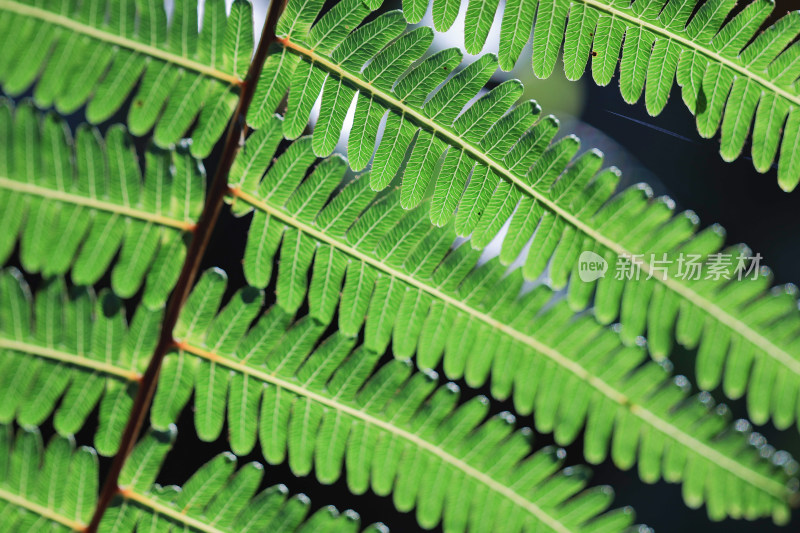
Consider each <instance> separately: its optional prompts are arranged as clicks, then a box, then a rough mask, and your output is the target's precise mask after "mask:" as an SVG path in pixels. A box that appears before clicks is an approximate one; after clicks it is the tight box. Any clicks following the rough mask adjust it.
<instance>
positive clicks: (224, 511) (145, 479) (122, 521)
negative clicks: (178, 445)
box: [98, 426, 389, 533]
mask: <svg viewBox="0 0 800 533" xmlns="http://www.w3.org/2000/svg"><path fill="white" fill-rule="evenodd" d="M174 436H175V430H174V426H173V427H171V428H169V429H168V430H167V431H164V432H159V431H153V430H150V431H149V432H148V433H147V435H146V436H145V437H144V438H143V439H142V440H141V441H139V443H138V444H137V445H136V447H135V448H134V450H133V453H132V454H131V456H130V457H129V458H128V459H127V460H126V462H125V466H124V467H123V470H122V473H121V475H120V492H119V495H118V496H117V497H116V498H115V499H114V501H113V502H112V504H111V506H110V507H109V508H108V510H107V511H106V512H105V514H104V515H103V518H102V521H101V522H100V526H99V528H98V531H101V532H110V533H132V532H134V531H142V532H144V531H173V530H180V531H200V532H205V533H223V532H231V533H232V532H236V533H247V532H250V531H253V532H261V531H282V532H287V533H289V532H297V533H312V532H315V531H337V532H338V531H341V532H342V533H357V532H358V531H364V532H365V533H388V531H389V530H388V528H387V527H386V526H384V525H383V524H372V525H370V526H368V527H366V528H364V529H363V530H362V529H361V528H360V523H361V518H360V517H359V515H358V513H356V512H354V511H351V510H347V511H345V512H343V513H341V514H340V513H339V511H337V509H336V508H335V507H333V506H330V505H329V506H327V507H323V508H321V509H319V510H318V511H316V512H314V513H312V514H311V515H309V512H310V507H311V502H310V501H309V499H308V497H307V496H306V495H304V494H297V495H294V496H291V497H289V491H288V489H287V488H286V487H285V486H284V485H273V486H271V487H268V488H266V489H265V490H263V491H261V492H258V494H256V491H257V490H258V487H259V485H260V484H261V482H262V478H263V477H264V467H263V466H262V465H261V464H259V463H257V462H250V463H247V464H246V465H244V466H242V467H241V468H239V469H238V470H237V469H236V457H235V456H234V455H233V454H231V453H221V454H219V455H217V456H216V457H215V458H213V459H211V460H210V461H209V462H208V463H206V464H205V465H203V466H201V467H200V468H199V469H198V470H197V471H196V472H195V473H194V474H193V475H192V477H190V478H189V480H188V481H187V482H186V483H185V484H184V485H183V486H182V487H178V486H174V485H171V486H167V487H162V486H160V485H158V484H157V483H155V480H156V476H157V475H158V473H159V471H160V470H161V467H162V465H163V462H164V459H165V458H166V456H167V453H168V452H169V451H170V449H171V448H172V442H173V441H174Z"/></svg>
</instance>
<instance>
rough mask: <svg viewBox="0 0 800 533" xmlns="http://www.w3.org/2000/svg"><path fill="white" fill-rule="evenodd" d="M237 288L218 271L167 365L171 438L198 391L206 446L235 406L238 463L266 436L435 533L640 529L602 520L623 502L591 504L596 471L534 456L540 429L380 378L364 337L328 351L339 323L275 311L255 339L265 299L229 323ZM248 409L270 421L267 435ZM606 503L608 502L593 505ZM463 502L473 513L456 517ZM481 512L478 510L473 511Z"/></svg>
mask: <svg viewBox="0 0 800 533" xmlns="http://www.w3.org/2000/svg"><path fill="white" fill-rule="evenodd" d="M387 279H389V281H390V282H391V283H396V284H397V287H400V286H401V282H400V281H398V280H392V279H391V278H387ZM378 285H380V283H378ZM224 289H225V276H224V274H223V273H221V272H220V271H216V270H212V271H208V272H207V273H206V274H205V275H204V276H203V278H202V279H201V280H200V282H199V284H198V285H197V288H196V289H195V290H194V291H193V292H192V295H191V296H190V298H189V302H188V303H187V307H186V308H185V312H184V313H182V314H181V318H180V321H179V324H178V326H177V329H176V338H177V350H176V351H173V352H172V353H170V354H168V356H167V361H166V362H165V364H167V362H168V361H174V363H173V364H172V365H170V368H174V369H178V370H173V371H171V375H176V377H175V379H172V378H170V379H166V380H161V381H160V382H159V388H158V390H157V392H156V397H155V399H154V404H153V418H152V422H153V424H154V427H164V428H166V427H168V426H169V424H170V423H172V422H173V421H174V419H175V418H176V417H177V416H178V414H179V413H180V410H181V409H182V408H183V406H184V405H185V404H186V402H187V401H188V400H189V396H190V394H191V392H192V390H194V392H195V425H196V427H197V430H198V435H200V436H201V438H203V439H204V440H214V439H216V438H217V437H218V436H219V434H220V431H221V428H222V422H223V421H224V417H226V413H225V412H223V411H222V408H223V407H224V406H226V405H227V408H226V409H227V423H228V427H229V428H230V438H231V446H232V448H233V449H234V451H236V453H237V454H240V455H242V454H247V453H250V451H251V449H252V447H253V446H254V445H255V442H256V434H257V435H258V440H260V443H261V448H262V451H263V454H264V457H265V458H266V459H267V461H269V462H270V463H281V462H284V461H287V460H288V463H289V466H290V468H291V469H292V471H293V472H294V473H295V474H296V475H299V476H305V475H308V474H309V473H310V472H311V470H312V468H313V469H314V470H315V471H316V472H317V475H318V477H319V479H320V480H321V481H322V482H324V483H332V482H333V481H335V480H337V479H338V478H339V477H340V476H341V474H342V469H343V467H344V469H345V470H346V471H347V482H348V486H349V488H350V490H351V491H353V492H354V493H356V494H361V493H363V492H365V491H366V490H367V489H368V488H370V487H371V488H372V489H373V490H374V491H375V492H376V493H377V494H381V495H388V494H389V493H390V492H392V493H393V496H394V502H395V505H396V506H397V507H398V508H399V509H400V510H402V511H409V510H411V509H412V508H414V507H416V508H417V518H418V520H419V522H420V524H421V525H422V526H423V527H426V528H428V527H433V526H435V525H436V524H438V523H439V522H440V521H442V520H443V521H444V522H443V523H444V527H445V528H447V529H448V530H454V531H463V530H464V529H465V528H467V527H469V528H470V530H472V529H475V530H478V531H481V530H484V529H485V528H486V527H489V526H488V525H489V524H493V525H498V524H499V525H503V527H507V528H508V529H509V530H517V529H518V528H519V527H520V526H522V525H524V524H541V526H543V527H546V528H547V529H548V530H553V531H575V530H581V531H583V530H586V531H594V530H595V528H599V529H597V530H604V529H603V528H604V527H608V528H609V529H613V530H618V529H619V530H621V529H623V528H624V526H626V525H628V524H630V521H631V520H632V516H631V514H630V511H629V510H622V511H614V512H611V513H607V514H604V515H602V516H600V517H597V515H598V514H600V513H602V512H603V511H604V510H605V509H606V508H607V507H608V506H609V504H610V503H611V492H610V490H609V489H607V488H600V489H592V490H589V491H587V492H581V491H582V490H583V488H584V486H585V484H586V477H587V476H586V473H587V472H586V471H585V470H584V469H582V468H578V467H572V468H570V469H567V470H564V471H562V472H560V473H557V470H558V466H559V464H560V462H561V460H562V459H563V455H562V453H561V452H558V451H556V450H555V449H550V448H548V449H545V450H542V451H539V452H536V453H534V454H532V455H531V453H532V449H531V444H530V433H529V430H525V429H523V430H520V431H516V432H514V431H513V430H514V417H513V416H512V415H511V414H509V413H503V414H501V415H498V416H495V417H492V418H489V419H487V418H486V417H487V409H488V401H487V400H486V399H485V398H477V399H475V400H471V401H469V402H467V403H465V404H463V405H462V406H460V407H457V397H458V388H457V387H456V386H455V385H454V384H448V385H446V386H442V387H439V388H438V389H437V388H436V384H437V378H436V373H435V372H432V371H427V372H418V373H414V374H413V375H412V371H411V366H410V364H409V363H408V362H407V361H392V362H390V363H389V364H387V365H384V366H382V367H380V368H377V369H376V363H377V360H378V354H377V353H375V352H373V351H371V350H369V349H368V348H366V347H359V348H355V349H354V346H355V339H354V338H348V337H347V336H345V335H343V334H342V333H341V332H337V333H336V334H334V335H332V336H330V337H328V338H326V339H324V340H322V341H321V338H322V335H323V333H324V331H325V329H326V328H325V325H323V324H320V323H319V322H317V321H316V320H314V319H313V318H312V317H310V316H307V317H305V318H302V319H300V320H299V321H297V322H296V323H294V324H293V325H292V326H291V327H288V322H289V318H290V316H291V315H290V314H288V313H286V312H285V311H284V310H282V309H280V308H278V307H275V308H272V309H270V310H269V311H267V313H265V314H264V315H262V316H261V317H259V318H258V319H257V321H256V322H255V324H253V325H252V328H251V329H249V331H248V330H247V328H248V326H250V324H251V323H252V322H253V320H254V318H255V316H256V313H257V312H258V311H259V307H260V300H258V304H259V305H253V300H251V299H250V298H248V297H247V296H246V295H247V294H250V293H251V292H252V289H249V288H248V289H243V290H242V291H239V292H238V293H237V294H236V295H234V297H233V299H232V300H231V301H230V302H229V303H228V305H227V306H226V307H225V308H224V309H223V310H222V311H221V312H219V314H216V316H215V315H214V313H216V310H217V308H218V306H219V305H220V302H221V297H222V294H223V292H224ZM390 290H391V289H390ZM370 292H372V289H371V288H370ZM373 316H374V315H373ZM383 318H386V317H385V316H384V317H383ZM287 327H288V329H286V328H287ZM223 328H224V330H225V331H226V332H227V331H236V332H239V333H238V335H236V336H235V337H231V338H229V339H230V342H226V343H220V340H219V339H218V334H217V333H215V332H217V331H219V330H220V329H223ZM378 329H379V330H380V326H378ZM320 341H321V343H320ZM189 359H193V360H195V362H194V363H193V364H190V363H188V360H189ZM165 368H167V367H165ZM204 369H206V370H204ZM208 369H212V371H213V372H214V375H215V376H219V378H218V379H219V383H220V384H219V386H218V387H216V388H214V390H213V391H212V390H211V388H210V387H211V385H209V383H211V382H213V381H214V379H216V378H214V379H212V378H211V377H210V373H209V372H210V371H209V370H208ZM178 374H183V375H184V376H185V377H184V376H178ZM178 382H179V383H182V384H183V385H182V387H183V388H184V390H182V391H181V393H180V394H176V392H175V391H176V383H178ZM178 396H180V398H178ZM206 397H207V398H208V399H207V400H206V399H204V398H206ZM242 409H245V410H246V412H247V413H258V412H260V417H259V418H260V421H259V423H258V426H256V424H255V418H254V416H249V417H248V416H243V412H242ZM210 420H214V421H215V422H214V423H209V421H210ZM498 457H502V458H503V459H502V460H501V461H500V462H499V463H498V461H497V458H498ZM445 489H447V490H445ZM579 493H580V494H579ZM601 494H602V496H601V497H600V495H601ZM570 496H572V499H571V500H570V501H569V502H568V503H567V502H565V500H566V499H567V498H568V497H570ZM597 497H600V498H601V501H602V503H599V502H597V505H595V504H592V505H590V504H589V502H590V501H595V502H596V500H597ZM461 499H463V504H464V505H456V502H457V501H461ZM467 508H468V509H471V510H474V511H472V512H470V513H464V512H463V509H467ZM579 508H580V509H583V511H581V512H577V511H576V512H574V513H573V512H572V510H573V509H575V510H577V509H579ZM501 511H502V512H501ZM620 513H622V514H620Z"/></svg>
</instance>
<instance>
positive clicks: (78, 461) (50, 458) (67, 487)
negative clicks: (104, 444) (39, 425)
mask: <svg viewBox="0 0 800 533" xmlns="http://www.w3.org/2000/svg"><path fill="white" fill-rule="evenodd" d="M42 448H43V446H42V437H41V435H40V434H39V431H38V430H36V429H35V428H34V429H30V430H21V431H18V432H17V435H16V438H14V435H13V433H12V431H11V428H10V427H9V426H7V425H1V426H0V512H2V516H3V527H4V528H6V529H7V530H8V531H44V530H48V531H73V530H76V529H81V528H82V527H83V525H84V524H86V523H87V522H88V521H89V518H91V516H92V512H93V511H94V506H95V504H96V502H97V483H98V480H97V477H98V474H97V454H96V453H95V451H94V450H93V449H91V448H88V447H86V446H82V447H80V448H79V449H77V450H76V449H75V442H74V441H73V440H72V439H66V438H63V437H55V438H53V439H52V440H51V441H50V442H49V443H48V445H47V448H46V449H42Z"/></svg>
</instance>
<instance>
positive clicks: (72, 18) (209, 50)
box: [0, 0, 253, 157]
mask: <svg viewBox="0 0 800 533" xmlns="http://www.w3.org/2000/svg"><path fill="white" fill-rule="evenodd" d="M251 11H252V6H251V5H250V2H247V1H245V0H236V1H235V2H234V3H233V5H232V7H231V14H230V17H226V15H225V4H224V2H209V4H208V7H207V8H206V9H205V10H204V17H203V21H202V23H203V25H202V29H201V30H200V31H199V33H198V30H197V27H198V21H197V2H195V1H194V0H178V1H177V2H175V8H174V13H173V15H172V20H171V23H170V24H169V27H168V26H167V15H166V12H165V10H164V4H163V3H162V2H146V1H144V0H137V1H136V2H134V1H123V0H91V1H87V2H81V3H80V6H78V5H77V3H76V2H71V1H65V0H35V1H34V2H23V1H19V0H0V13H2V16H0V35H3V50H4V52H5V53H4V54H3V58H2V59H0V82H2V84H3V90H4V91H5V92H6V93H7V94H12V95H16V94H21V93H23V92H24V91H26V90H27V89H28V87H30V85H31V84H33V83H34V81H35V80H37V78H38V83H37V84H36V87H35V90H34V100H35V102H36V104H37V105H38V106H40V107H43V108H46V107H50V106H55V107H56V109H58V111H59V112H61V113H62V114H69V113H72V112H74V111H75V110H77V109H78V108H80V107H81V106H82V105H84V104H86V103H87V102H88V104H87V109H86V116H87V118H88V119H89V121H90V122H93V123H98V122H102V121H104V120H106V119H108V118H109V117H111V116H112V115H113V114H114V113H115V112H116V111H117V110H118V109H119V108H120V107H121V106H122V104H123V103H124V102H125V100H126V99H127V97H128V95H130V94H131V92H132V91H133V90H134V87H135V86H136V85H137V82H139V81H140V80H141V83H139V88H138V89H137V91H136V94H135V95H134V97H133V103H132V105H131V106H130V110H129V112H128V125H129V128H130V131H131V132H132V133H134V134H135V135H143V134H144V133H146V132H148V131H149V130H150V129H151V128H153V127H155V130H154V134H153V139H154V141H155V143H156V144H157V145H158V146H161V147H167V146H170V145H172V144H175V143H177V142H178V141H180V139H181V137H182V136H183V135H184V134H185V133H186V131H187V130H188V129H189V128H190V126H191V125H192V124H193V123H194V122H195V119H197V126H196V127H195V131H196V132H197V133H196V135H195V136H194V142H193V143H192V145H191V151H192V154H193V155H194V156H195V157H206V156H207V155H208V154H209V153H210V152H211V149H212V148H213V147H214V145H215V144H216V142H217V140H218V139H219V137H220V135H221V134H222V131H223V129H224V128H225V124H226V123H227V121H228V118H229V117H230V115H231V113H232V112H233V109H234V106H235V105H236V101H237V94H238V90H239V85H240V84H241V81H242V78H243V77H244V75H245V73H246V71H247V67H248V66H249V63H250V56H251V55H252V53H253V22H252V13H251Z"/></svg>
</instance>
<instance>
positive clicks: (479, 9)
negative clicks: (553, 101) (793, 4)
mask: <svg viewBox="0 0 800 533" xmlns="http://www.w3.org/2000/svg"><path fill="white" fill-rule="evenodd" d="M452 3H453V2H451V0H433V2H432V4H433V13H434V25H435V26H436V29H437V30H442V31H444V30H447V29H448V28H449V27H450V26H451V25H452V23H453V21H454V20H455V17H454V16H453V17H452V18H450V17H444V16H443V15H440V16H439V17H438V18H437V16H436V14H437V13H440V14H443V13H449V9H450V7H451V4H452ZM405 4H409V5H408V6H405ZM410 4H411V3H409V2H406V3H404V7H406V19H407V20H408V21H409V22H418V21H419V19H420V18H421V15H420V14H418V11H417V10H414V8H413V6H412V5H410ZM700 4H701V5H700ZM457 5H458V2H456V6H457ZM697 5H699V8H698V7H697ZM735 5H736V3H735V2H734V1H733V0H719V1H710V2H704V3H703V2H698V1H697V0H691V1H682V0H654V1H651V0H636V1H634V2H627V1H625V2H618V1H616V0H572V1H570V0H509V1H508V2H506V3H505V7H504V11H503V22H502V25H501V28H500V51H499V58H500V67H501V68H503V69H504V70H511V69H512V68H513V67H514V64H515V63H516V62H517V59H518V58H519V56H520V53H521V51H522V48H523V46H524V44H525V43H526V42H527V41H528V38H529V36H530V33H531V28H533V72H534V74H535V75H536V76H538V77H540V78H546V77H549V76H550V74H552V72H553V68H554V67H555V63H556V59H557V56H558V52H559V49H560V48H561V45H562V42H563V45H564V72H565V73H566V75H567V78H569V79H571V80H577V79H578V78H580V77H581V76H582V75H583V73H584V70H585V68H586V63H587V60H588V58H589V57H590V56H592V77H593V78H594V80H595V82H596V83H598V84H599V85H607V84H608V83H610V82H611V79H612V78H613V76H614V74H615V71H616V69H617V63H619V79H620V92H621V94H622V97H623V99H624V100H625V101H626V102H628V103H631V104H633V103H636V102H637V101H638V100H639V98H640V97H641V95H642V92H643V91H644V93H645V103H646V106H647V111H648V112H649V113H650V114H651V115H657V114H659V113H660V112H661V111H662V110H663V109H664V106H665V105H666V103H667V99H668V98H669V94H670V90H671V88H672V85H673V83H674V82H675V81H677V83H678V85H679V86H680V87H681V88H682V96H683V101H684V102H685V103H686V106H687V107H688V108H689V110H690V111H691V112H692V113H693V114H694V115H696V117H697V129H698V132H699V133H700V135H701V136H702V137H705V138H711V137H713V136H714V135H716V133H717V131H719V130H720V124H721V125H722V128H721V146H720V154H721V155H722V158H723V159H724V160H725V161H733V160H734V159H736V158H738V157H739V156H740V155H741V152H742V150H743V148H744V145H745V141H746V140H747V138H748V134H749V132H750V128H751V125H752V128H753V136H752V138H753V143H752V154H751V155H752V158H753V163H754V166H755V168H756V170H758V171H759V172H762V173H763V172H767V171H768V170H770V168H772V166H773V161H775V160H776V159H777V166H778V184H779V185H780V186H781V187H782V188H783V189H784V190H786V191H791V190H793V189H794V188H795V187H796V186H797V183H798V181H800V163H798V155H797V150H796V149H795V147H796V146H797V142H796V141H797V135H798V130H799V129H800V128H798V125H797V123H798V122H800V92H798V86H797V83H796V80H797V76H798V73H800V70H798V65H800V62H798V58H800V46H799V45H798V44H797V43H795V42H794V41H796V40H797V39H796V38H797V35H798V32H800V16H798V13H800V12H797V11H794V12H791V13H789V14H787V15H786V16H785V17H783V18H781V19H779V20H778V21H777V22H775V23H774V24H773V25H771V26H770V27H768V28H767V29H766V30H765V31H763V32H762V33H757V32H758V31H759V28H760V27H761V25H762V24H763V23H764V21H766V20H767V18H768V17H769V16H770V14H771V12H772V10H773V9H774V2H772V1H771V0H754V1H753V2H752V3H750V4H748V5H747V6H746V7H745V8H744V9H742V10H741V11H740V12H738V13H736V15H735V16H732V17H731V16H730V14H731V11H732V9H733V7H734V6H735ZM421 6H422V7H421V9H422V12H424V8H425V6H426V2H422V3H421ZM455 9H456V11H457V9H458V7H456V8H455ZM497 9H498V3H497V2H496V1H493V2H485V1H484V0H470V1H469V2H467V12H466V13H467V19H466V22H465V30H466V31H465V41H464V44H465V46H466V49H467V51H468V52H469V53H471V54H478V53H480V51H481V49H482V48H483V46H484V44H485V43H486V39H487V37H488V35H489V29H490V27H491V25H492V22H493V20H494V12H495V11H496V10H497ZM534 13H536V21H535V23H534V16H533V15H534ZM693 13H694V14H693ZM728 19H729V20H728ZM726 20H727V22H726ZM723 23H724V24H723ZM623 41H624V45H623ZM743 93H746V94H747V98H744V99H743V98H741V95H742V94H743ZM757 109H758V110H759V111H760V113H758V112H756V110H757ZM787 116H788V119H787ZM784 124H786V126H785V127H784ZM782 129H783V132H782ZM781 133H783V135H781ZM781 138H782V141H781ZM779 144H780V156H779V157H777V158H776V155H777V153H778V146H779Z"/></svg>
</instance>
